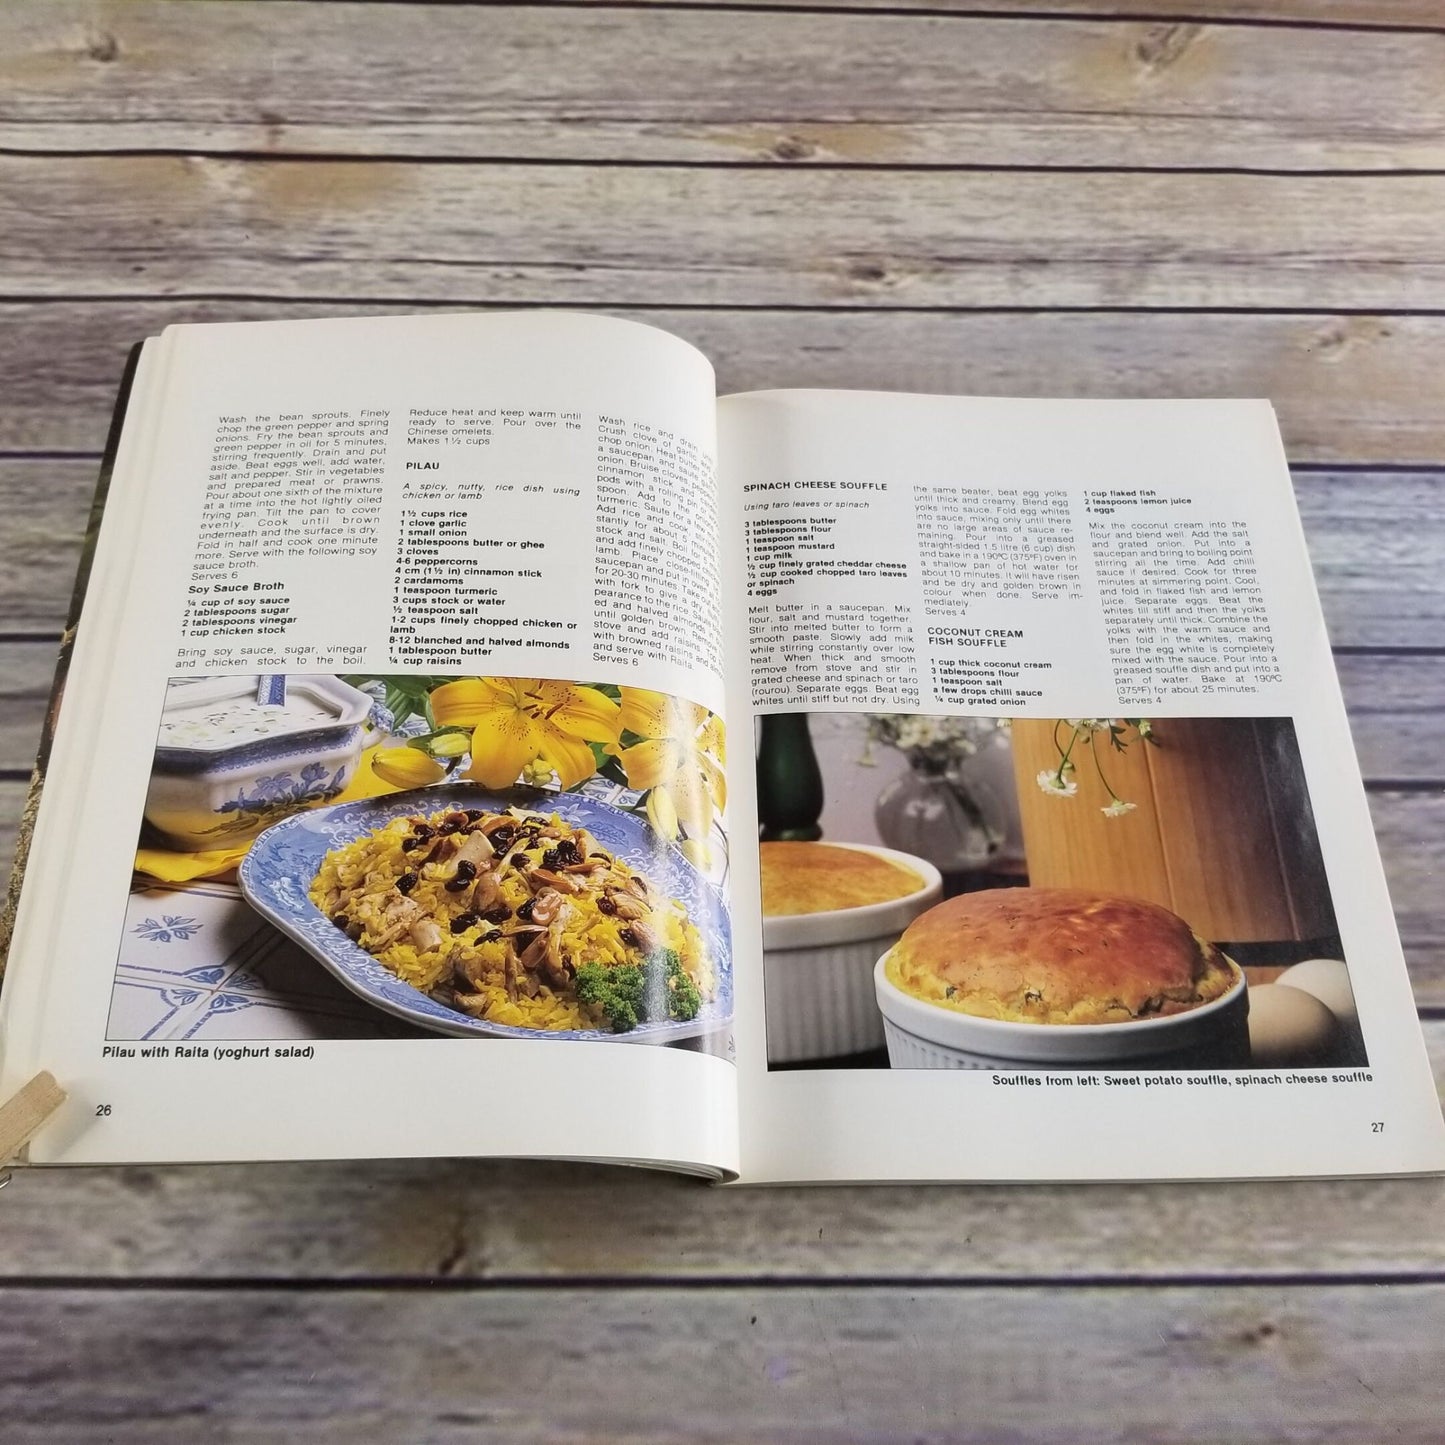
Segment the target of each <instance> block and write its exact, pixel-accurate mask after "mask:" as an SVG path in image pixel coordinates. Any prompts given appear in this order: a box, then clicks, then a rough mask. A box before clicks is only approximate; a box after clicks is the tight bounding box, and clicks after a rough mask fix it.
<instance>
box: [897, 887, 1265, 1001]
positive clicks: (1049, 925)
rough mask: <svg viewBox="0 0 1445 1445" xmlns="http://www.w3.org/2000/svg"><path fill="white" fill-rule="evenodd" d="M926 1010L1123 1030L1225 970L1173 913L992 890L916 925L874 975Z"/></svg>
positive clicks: (1223, 989) (1219, 983)
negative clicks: (930, 1006)
mask: <svg viewBox="0 0 1445 1445" xmlns="http://www.w3.org/2000/svg"><path fill="white" fill-rule="evenodd" d="M884 971H885V974H886V976H887V978H888V980H889V981H890V982H891V983H892V984H893V985H894V986H895V987H897V988H898V989H900V990H901V991H902V992H904V993H906V994H908V995H910V996H911V997H913V998H916V999H920V1000H922V1001H923V1002H925V1003H930V1004H936V1005H938V1006H939V1007H940V1008H944V1009H951V1010H954V1011H956V1012H958V1013H964V1014H972V1015H973V1016H975V1017H977V1018H987V1019H1000V1020H1004V1021H1007V1022H1011V1023H1034V1024H1109V1023H1127V1022H1130V1021H1133V1020H1139V1019H1145V1018H1159V1017H1165V1016H1167V1015H1170V1014H1179V1013H1185V1012H1187V1011H1188V1010H1190V1009H1194V1008H1198V1007H1199V1006H1200V1005H1202V1004H1206V1003H1209V1002H1211V1001H1213V1000H1214V999H1217V998H1220V997H1222V996H1223V995H1224V994H1226V993H1227V992H1229V990H1230V989H1231V988H1232V987H1233V986H1234V985H1235V983H1236V981H1237V978H1238V973H1237V971H1236V969H1235V966H1234V965H1233V964H1232V963H1230V961H1229V960H1228V959H1227V958H1225V956H1224V955H1223V954H1222V953H1220V952H1219V950H1218V949H1217V948H1215V947H1214V945H1213V944H1212V943H1209V942H1207V941H1206V940H1204V939H1202V938H1200V937H1199V936H1198V935H1197V934H1195V933H1194V932H1193V931H1192V930H1191V929H1190V927H1189V925H1188V924H1187V923H1186V922H1185V921H1184V920H1183V919H1182V918H1180V917H1179V916H1178V915H1177V914H1174V913H1171V912H1170V911H1169V910H1168V909H1167V908H1161V907H1159V906H1158V905H1157V904H1154V903H1146V902H1144V901H1143V900H1141V899H1137V898H1123V897H1116V896H1111V895H1108V894H1102V893H1092V892H1088V891H1086V890H1082V889H1073V888H996V889H991V890H988V891H985V892H981V893H966V894H963V895H962V896H961V897H958V898H952V899H949V900H948V901H947V902H946V903H941V904H939V905H938V906H937V907H936V908H931V909H929V910H928V912H927V913H924V914H922V915H920V916H919V917H918V918H916V919H915V920H914V921H913V923H911V924H910V925H909V927H908V929H907V930H906V931H905V932H904V934H903V937H902V938H901V939H900V940H899V942H898V943H897V944H896V945H895V947H894V948H893V950H892V951H891V952H890V954H889V955H888V959H887V961H886V963H885V965H884Z"/></svg>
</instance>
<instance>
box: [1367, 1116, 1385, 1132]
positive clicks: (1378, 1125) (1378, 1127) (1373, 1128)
mask: <svg viewBox="0 0 1445 1445" xmlns="http://www.w3.org/2000/svg"><path fill="white" fill-rule="evenodd" d="M1384 1132H1385V1121H1384V1120H1383V1119H1376V1120H1375V1121H1374V1122H1373V1123H1372V1124H1371V1125H1370V1133H1372V1134H1383V1133H1384Z"/></svg>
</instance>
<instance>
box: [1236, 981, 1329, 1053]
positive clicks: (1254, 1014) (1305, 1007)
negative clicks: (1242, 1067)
mask: <svg viewBox="0 0 1445 1445" xmlns="http://www.w3.org/2000/svg"><path fill="white" fill-rule="evenodd" d="M1338 1035H1339V1025H1338V1024H1337V1023H1336V1022H1335V1016H1334V1014H1332V1013H1331V1012H1330V1011H1329V1009H1327V1008H1326V1007H1325V1005H1324V1004H1322V1003H1321V1002H1320V1001H1319V999H1317V998H1316V997H1315V996H1314V995H1313V994H1309V993H1306V992H1305V991H1304V990H1303V989H1302V988H1281V987H1280V986H1279V985H1278V984H1275V983H1260V984H1255V985H1254V986H1253V987H1251V988H1250V990H1249V1052H1250V1055H1251V1057H1252V1058H1253V1060H1254V1064H1255V1067H1256V1068H1278V1067H1284V1066H1289V1065H1297V1066H1301V1067H1306V1068H1308V1067H1311V1066H1318V1065H1320V1064H1323V1063H1324V1062H1325V1060H1326V1059H1327V1058H1328V1057H1329V1054H1330V1052H1331V1050H1332V1048H1333V1047H1334V1046H1335V1044H1336V1041H1337V1039H1338Z"/></svg>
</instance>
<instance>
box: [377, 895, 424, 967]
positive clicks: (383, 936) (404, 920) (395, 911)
mask: <svg viewBox="0 0 1445 1445" xmlns="http://www.w3.org/2000/svg"><path fill="white" fill-rule="evenodd" d="M423 916H424V915H423V913H422V907H421V904H419V903H415V902H413V901H412V900H411V899H410V898H407V897H405V896H404V895H402V894H400V893H398V894H397V895H396V896H395V897H394V898H393V899H392V900H391V901H390V902H389V903H388V904H387V905H386V907H385V908H384V909H383V910H382V914H381V917H380V919H379V920H378V923H379V924H380V926H381V932H380V933H379V934H377V935H376V937H374V938H373V939H372V942H371V949H372V951H373V952H376V951H377V950H379V949H383V948H387V947H389V946H390V945H391V944H393V943H395V942H396V940H397V939H398V938H400V937H401V936H402V934H403V933H406V932H407V931H408V930H409V929H410V928H411V926H412V924H414V923H415V922H416V921H417V920H418V919H419V918H421V917H423Z"/></svg>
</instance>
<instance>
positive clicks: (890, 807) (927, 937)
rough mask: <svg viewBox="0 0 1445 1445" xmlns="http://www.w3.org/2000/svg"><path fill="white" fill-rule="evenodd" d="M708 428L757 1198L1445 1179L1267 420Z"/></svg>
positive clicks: (733, 421) (900, 418) (1425, 1068)
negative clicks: (942, 1188) (781, 1192)
mask: <svg viewBox="0 0 1445 1445" xmlns="http://www.w3.org/2000/svg"><path fill="white" fill-rule="evenodd" d="M718 424H719V455H720V465H721V473H722V489H721V490H722V526H723V531H724V541H723V549H724V560H725V564H726V570H725V573H724V591H725V595H728V596H729V598H730V611H729V615H728V616H727V617H726V619H725V625H726V628H727V647H726V652H727V656H728V658H729V667H730V673H729V677H728V706H729V714H730V716H731V717H732V718H733V720H734V721H733V726H734V729H735V731H741V730H742V727H743V726H744V725H745V722H746V720H747V718H748V717H749V716H751V718H752V720H753V726H754V731H755V736H756V742H757V775H756V781H754V780H753V779H751V778H748V777H746V776H744V774H745V770H744V769H735V770H734V772H735V776H736V782H735V786H734V792H733V798H732V801H731V808H732V810H733V811H732V818H733V826H734V829H735V836H736V837H738V838H742V837H744V836H746V834H747V830H748V828H749V827H751V826H752V824H753V822H754V820H756V822H757V825H758V829H759V835H760V840H761V841H760V847H759V850H758V851H757V852H754V851H753V850H751V849H743V848H739V849H738V850H737V852H736V855H735V860H734V874H733V885H734V894H735V898H743V899H748V898H758V899H760V900H761V907H760V908H759V909H758V910H757V912H756V913H754V912H753V910H751V909H749V908H746V907H744V906H743V905H741V904H739V905H738V907H737V920H738V932H739V939H738V949H737V954H738V960H739V962H738V973H739V976H738V986H737V997H738V1001H739V1014H738V1020H737V1048H738V1053H737V1059H738V1066H739V1080H740V1091H741V1109H740V1129H741V1135H742V1141H743V1167H742V1178H743V1180H744V1181H751V1182H766V1181H783V1180H819V1181H823V1180H839V1181H842V1180H930V1179H988V1180H1012V1179H1018V1180H1024V1179H1081V1180H1082V1179H1134V1178H1138V1179H1180V1178H1204V1177H1249V1176H1275V1177H1277V1176H1289V1175H1310V1174H1348V1173H1365V1174H1374V1173H1389V1172H1407V1171H1423V1170H1434V1169H1440V1168H1442V1167H1445V1128H1442V1122H1441V1116H1440V1109H1439V1105H1438V1102H1437V1100H1436V1095H1435V1089H1434V1085H1433V1081H1432V1078H1431V1073H1430V1069H1429V1065H1428V1061H1427V1058H1426V1054H1425V1050H1424V1046H1423V1040H1422V1037H1421V1033H1420V1028H1419V1024H1418V1021H1417V1016H1416V1012H1415V1008H1414V1003H1413V999H1412V996H1411V991H1410V985H1409V980H1408V977H1407V975H1406V971H1405V964H1404V959H1403V956H1402V954H1401V951H1400V945H1399V941H1398V937H1397V934H1396V931H1395V926H1394V920H1393V917H1392V914H1391V910H1390V903H1389V898H1388V896H1387V893H1386V889H1385V882H1384V876H1383V872H1382V870H1381V867H1380V861H1379V855H1378V853H1377V850H1376V847H1375V841H1374V836H1373V833H1372V831H1371V823H1370V815H1369V811H1368V808H1367V805H1366V799H1365V793H1364V788H1363V786H1362V783H1361V780H1360V774H1359V768H1358V765H1357V763H1356V760H1355V756H1354V751H1353V747H1352V745H1351V741H1350V733H1349V727H1348V723H1347V721H1346V717H1345V712H1344V707H1343V704H1342V701H1341V698H1340V692H1339V687H1338V683H1337V681H1336V678H1335V672H1334V666H1333V660H1332V658H1331V654H1330V648H1329V642H1328V638H1327V636H1326V632H1325V627H1324V621H1323V617H1322V615H1321V612H1320V607H1319V602H1318V598H1317V595H1316V592H1315V587H1314V582H1313V578H1312V575H1311V572H1310V566H1309V560H1308V555H1307V553H1306V549H1305V544H1304V538H1303V535H1302V532H1301V529H1300V525H1299V519H1298V515H1297V513H1296V510H1295V505H1294V497H1293V492H1292V489H1291V486H1290V480H1289V474H1288V471H1287V469H1286V466H1285V460H1284V455H1283V451H1282V448H1281V445H1280V441H1279V435H1278V431H1277V428H1276V425H1275V419H1274V415H1273V412H1272V410H1271V408H1270V407H1269V405H1268V404H1267V403H1264V402H1205V401H1201V402H1189V401H1179V402H1174V401H1158V402H1107V401H1026V400H996V399H969V398H950V397H927V396H897V395H885V394H878V393H840V392H806V391H791V392H789V391H779V392H763V393H754V394H748V395H743V396H735V397H728V398H725V399H723V400H722V401H721V402H720V403H719V412H718ZM749 915H752V916H751V917H749ZM749 930H751V931H752V933H753V937H752V938H751V939H749V938H748V937H747V932H748V931H749ZM750 945H751V946H750Z"/></svg>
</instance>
